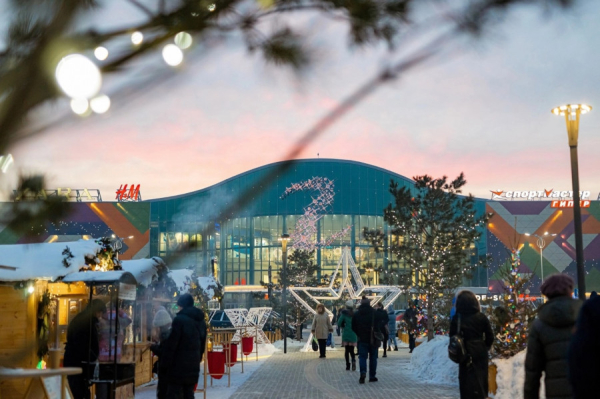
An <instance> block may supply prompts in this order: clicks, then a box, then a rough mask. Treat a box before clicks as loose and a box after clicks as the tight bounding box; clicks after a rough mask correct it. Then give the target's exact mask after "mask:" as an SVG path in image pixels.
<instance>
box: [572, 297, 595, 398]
mask: <svg viewBox="0 0 600 399" xmlns="http://www.w3.org/2000/svg"><path fill="white" fill-rule="evenodd" d="M598 337H600V296H598V295H597V294H596V291H592V294H591V295H590V299H588V300H587V301H586V302H585V303H584V304H583V306H582V307H581V310H580V312H579V317H578V319H577V323H576V325H575V333H574V334H573V337H572V338H571V344H570V346H569V358H568V360H569V381H570V382H571V387H572V388H573V397H574V398H575V399H587V398H594V397H596V396H598V392H600V378H598V376H600V362H599V361H598V359H600V340H599V339H598Z"/></svg>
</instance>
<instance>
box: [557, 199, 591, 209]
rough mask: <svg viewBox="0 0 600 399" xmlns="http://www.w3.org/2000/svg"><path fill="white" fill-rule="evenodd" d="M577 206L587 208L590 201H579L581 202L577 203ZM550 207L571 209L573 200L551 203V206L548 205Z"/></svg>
mask: <svg viewBox="0 0 600 399" xmlns="http://www.w3.org/2000/svg"><path fill="white" fill-rule="evenodd" d="M579 205H580V206H581V207H582V208H589V207H590V201H588V200H581V201H579ZM550 207H551V208H573V200H560V201H552V204H550Z"/></svg>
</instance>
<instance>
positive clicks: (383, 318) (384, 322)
mask: <svg viewBox="0 0 600 399" xmlns="http://www.w3.org/2000/svg"><path fill="white" fill-rule="evenodd" d="M375 311H376V312H377V313H376V317H377V319H378V320H379V331H381V332H382V333H383V334H386V335H387V334H388V331H387V326H388V315H387V312H386V311H385V310H384V309H382V308H377V309H375Z"/></svg>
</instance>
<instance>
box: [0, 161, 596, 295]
mask: <svg viewBox="0 0 600 399" xmlns="http://www.w3.org/2000/svg"><path fill="white" fill-rule="evenodd" d="M282 166H283V164H282V163H274V164H270V165H265V166H262V167H259V168H256V169H253V170H250V171H247V172H244V173H242V174H239V175H237V176H234V177H231V178H229V179H227V180H225V181H222V182H220V183H218V184H215V185H214V186H211V187H208V188H205V189H202V190H199V191H195V192H192V193H189V194H184V195H179V196H175V197H169V198H162V199H155V200H149V201H141V202H101V201H95V202H75V203H74V204H73V207H72V211H71V214H70V215H69V216H68V217H67V218H65V219H64V220H63V221H62V222H60V223H57V224H50V225H48V226H44V231H43V232H42V233H41V234H40V235H38V236H36V237H34V238H33V241H34V242H56V241H73V240H74V239H78V238H81V237H102V236H110V235H112V234H115V235H116V236H119V237H121V238H122V239H123V249H122V254H121V259H137V258H144V257H148V256H160V257H163V258H164V259H167V260H168V261H169V262H170V266H171V267H175V268H178V267H190V266H192V267H195V268H197V270H198V272H199V273H200V274H201V275H206V274H208V273H211V272H212V271H216V273H217V274H218V277H219V279H220V280H221V282H222V283H223V284H224V285H226V286H238V287H240V288H241V287H242V286H253V285H258V284H260V282H261V281H266V280H267V276H268V270H269V266H271V267H272V270H273V271H274V273H273V274H276V272H277V270H278V269H279V267H280V266H281V260H282V245H281V241H280V240H279V238H280V237H281V236H282V234H293V233H294V232H295V233H296V234H298V235H297V237H302V238H301V239H302V240H305V241H306V242H311V241H312V242H313V243H314V242H320V243H323V245H322V246H319V247H318V248H317V250H316V254H315V257H316V259H315V260H316V263H317V264H318V266H319V267H320V271H319V273H320V274H321V275H325V274H330V273H331V271H332V270H333V269H334V268H335V266H336V265H337V262H338V260H339V257H340V255H341V249H342V247H344V246H347V247H349V248H350V251H351V254H352V256H353V258H354V260H355V262H356V264H357V265H358V266H359V267H360V266H361V265H365V264H366V263H371V264H374V265H375V266H376V267H381V269H382V270H384V271H385V270H388V267H389V261H390V259H391V255H390V254H388V253H386V252H381V253H376V252H375V251H374V250H373V249H372V248H371V247H370V246H369V245H368V243H367V242H366V241H365V240H364V238H363V236H362V231H363V229H364V228H365V227H366V228H369V229H374V228H380V229H383V230H384V232H386V231H387V228H388V226H387V225H386V224H385V223H384V221H383V209H384V208H385V207H386V206H387V205H388V204H389V203H390V202H391V200H392V197H391V194H390V193H389V185H390V181H392V180H393V181H395V182H397V183H398V184H399V185H400V186H403V187H409V188H410V187H413V183H412V180H411V179H408V178H406V177H404V176H401V175H399V174H397V173H395V172H392V171H389V170H385V169H381V168H378V167H375V166H372V165H367V164H364V163H360V162H354V161H345V160H334V159H306V160H298V161H295V162H293V163H292V164H291V166H289V168H285V169H284V168H282ZM542 189H543V188H539V190H542ZM286 190H287V191H286ZM543 192H544V191H543V190H542V191H539V192H538V194H542V193H543ZM507 194H508V195H507ZM594 194H596V195H597V193H592V195H594ZM490 195H492V194H491V193H490ZM561 195H562V196H561ZM568 195H569V193H568V192H562V193H560V192H556V194H555V195H554V197H553V196H552V195H551V198H550V199H549V198H547V197H545V199H540V198H539V197H540V196H539V195H537V194H534V195H532V194H531V192H523V193H519V192H508V193H507V192H504V193H500V194H499V193H497V195H496V194H494V196H495V197H496V198H497V199H494V200H492V199H477V200H476V205H475V206H476V210H477V212H479V213H483V212H491V213H493V214H494V216H493V218H492V219H491V221H490V223H489V225H488V227H487V229H486V231H485V233H484V234H483V235H482V237H481V239H480V240H479V241H478V242H477V243H476V245H474V246H473V247H472V248H471V260H472V262H477V260H478V259H480V258H481V257H486V255H490V256H491V260H492V261H491V264H490V265H489V267H488V268H480V269H477V271H476V272H475V273H474V275H473V277H472V279H470V280H468V281H465V285H466V286H471V287H481V288H480V289H482V290H484V291H485V290H486V287H487V289H489V290H490V291H491V292H497V291H498V290H499V287H500V286H499V284H498V283H497V278H498V277H497V270H498V268H499V266H500V265H503V264H505V262H507V261H509V260H510V249H512V248H513V247H514V246H515V243H516V245H518V246H519V247H520V248H521V252H520V253H521V262H522V270H523V271H524V272H532V273H535V275H536V276H535V279H536V280H537V281H535V284H534V286H535V287H536V289H537V287H538V286H539V278H540V276H541V273H542V272H541V267H540V260H542V262H543V273H544V275H545V276H548V275H550V274H552V273H556V272H564V273H568V274H570V275H571V276H573V277H575V270H576V262H575V244H574V229H573V211H572V208H569V207H568V206H569V203H568V201H558V200H560V199H563V200H564V199H565V197H568ZM508 196H510V198H508ZM541 196H542V197H543V196H544V195H541ZM524 197H525V198H524ZM551 199H554V200H557V202H553V201H551ZM4 206H9V204H4ZM584 206H585V207H584V208H582V220H583V245H584V258H585V269H586V272H587V275H586V283H587V287H588V291H591V290H598V289H600V201H597V200H596V197H594V200H590V201H588V202H587V203H586V204H585V205H584ZM340 232H343V233H340ZM545 232H549V233H550V234H549V235H547V236H544V235H543V234H544V233H545ZM525 233H529V234H531V235H530V236H526V235H525ZM534 234H537V235H540V236H542V237H543V238H544V242H543V245H542V246H543V250H542V251H541V255H542V256H540V245H539V244H540V243H538V238H537V237H535V236H534ZM553 234H556V235H553ZM25 242H32V238H25V237H20V236H19V235H17V234H15V233H14V232H12V231H10V229H8V228H4V230H3V231H1V232H0V244H15V243H25ZM185 247H190V248H191V249H190V250H189V251H185V252H184V253H183V255H182V251H181V249H182V248H185ZM173 255H178V256H175V257H173ZM364 278H365V280H368V279H372V282H373V283H376V282H377V281H376V280H377V278H381V277H380V276H378V275H372V276H367V275H365V276H364ZM532 293H535V290H534V291H533V292H532Z"/></svg>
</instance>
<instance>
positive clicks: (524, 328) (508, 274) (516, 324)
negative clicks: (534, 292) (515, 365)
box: [487, 248, 537, 358]
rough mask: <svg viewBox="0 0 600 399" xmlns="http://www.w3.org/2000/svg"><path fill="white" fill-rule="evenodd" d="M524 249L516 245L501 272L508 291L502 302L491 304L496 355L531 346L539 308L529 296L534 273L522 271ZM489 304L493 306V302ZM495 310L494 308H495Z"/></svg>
mask: <svg viewBox="0 0 600 399" xmlns="http://www.w3.org/2000/svg"><path fill="white" fill-rule="evenodd" d="M519 252H520V250H519V249H516V248H513V249H512V251H511V258H510V261H507V263H506V264H505V265H503V266H502V267H501V269H500V270H499V271H498V273H497V274H498V276H499V277H500V279H501V281H502V287H503V291H504V293H503V294H502V295H501V299H500V305H499V306H497V307H495V308H493V307H492V306H488V311H487V313H488V317H489V318H490V321H491V322H492V325H493V328H494V332H495V333H496V336H495V339H494V347H493V352H492V356H493V357H499V358H509V357H512V356H514V355H516V354H517V353H519V352H521V351H522V350H524V349H525V348H526V347H527V334H528V330H529V325H530V323H531V322H532V321H533V319H534V318H535V315H536V313H537V309H536V306H535V304H534V303H533V302H532V301H531V300H530V298H529V288H530V287H531V284H532V282H531V279H532V276H533V275H534V274H533V273H523V271H522V270H521V258H520V254H519ZM487 303H488V304H489V305H491V301H490V300H488V301H487ZM492 309H493V310H492Z"/></svg>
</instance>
